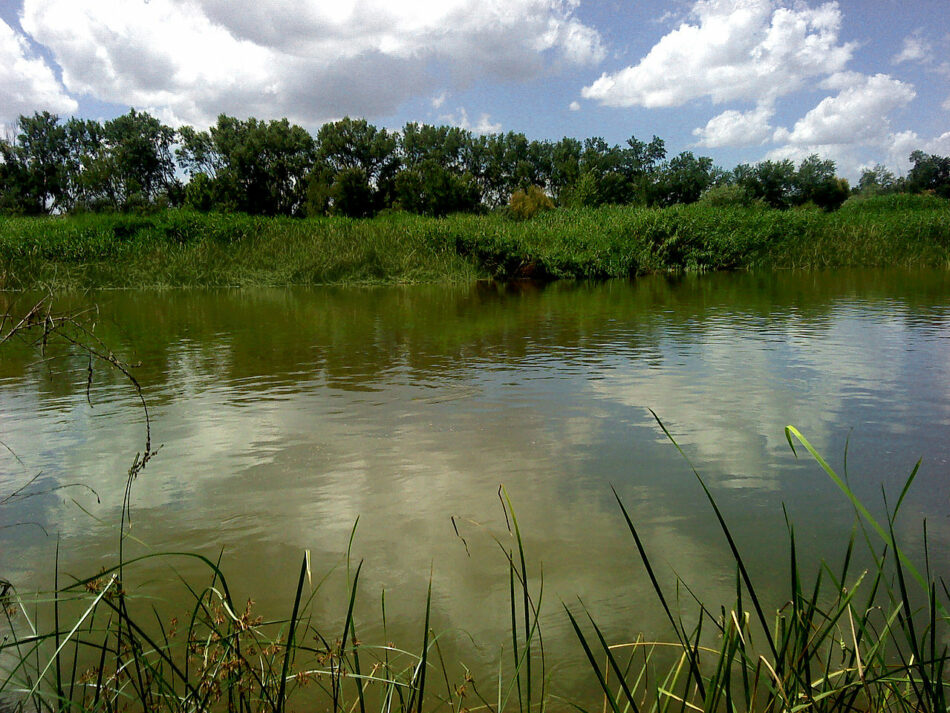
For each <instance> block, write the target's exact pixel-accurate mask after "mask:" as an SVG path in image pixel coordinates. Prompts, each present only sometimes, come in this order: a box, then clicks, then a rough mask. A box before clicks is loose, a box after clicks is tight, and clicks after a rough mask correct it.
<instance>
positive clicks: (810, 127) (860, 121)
mask: <svg viewBox="0 0 950 713" xmlns="http://www.w3.org/2000/svg"><path fill="white" fill-rule="evenodd" d="M915 96H916V92H915V91H914V88H913V86H912V85H910V84H907V83H905V82H901V81H899V80H897V79H894V78H892V77H890V76H888V75H886V74H876V75H874V76H863V77H861V78H860V79H859V80H858V81H857V82H856V83H855V84H852V85H851V86H849V87H846V88H844V89H842V90H841V91H840V92H839V93H838V94H837V95H836V96H833V97H826V98H824V99H822V100H821V102H819V103H818V105H817V106H816V107H815V108H814V109H812V110H811V111H809V112H808V113H807V114H805V116H803V117H802V118H801V119H799V120H798V121H797V122H796V123H795V126H794V128H792V130H791V131H789V130H788V129H779V130H778V131H776V133H775V138H776V140H777V141H786V142H788V143H791V144H798V145H803V144H809V145H822V144H852V143H869V142H872V141H875V140H877V139H880V138H881V137H882V136H884V135H886V134H887V129H888V122H887V118H886V117H887V115H888V114H889V113H890V112H892V111H893V110H894V109H897V108H899V107H902V106H905V105H906V104H909V103H910V102H911V101H912V100H913V98H914V97H915Z"/></svg>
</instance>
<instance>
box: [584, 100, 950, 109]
mask: <svg viewBox="0 0 950 713" xmlns="http://www.w3.org/2000/svg"><path fill="white" fill-rule="evenodd" d="M948 101H950V100H948ZM567 108H568V109H570V110H571V111H580V110H581V103H580V102H578V101H572V102H571V103H570V104H568V105H567Z"/></svg>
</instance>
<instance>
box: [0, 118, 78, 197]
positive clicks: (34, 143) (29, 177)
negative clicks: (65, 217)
mask: <svg viewBox="0 0 950 713" xmlns="http://www.w3.org/2000/svg"><path fill="white" fill-rule="evenodd" d="M67 157H68V148H67V144H66V130H65V128H64V127H63V125H62V124H61V123H60V121H59V117H58V116H56V115H55V114H50V113H49V112H48V111H44V112H42V113H41V112H37V113H35V114H34V115H33V116H21V117H20V118H19V120H18V121H17V134H16V138H15V140H14V141H12V142H4V148H3V149H2V160H3V163H4V165H5V166H6V170H5V171H4V174H5V182H6V184H7V187H6V188H5V190H4V193H5V194H7V196H8V197H7V198H6V199H5V201H4V202H5V203H8V204H9V205H10V206H11V207H13V211H12V212H18V213H24V214H28V215H38V214H46V213H54V212H60V211H62V210H64V209H65V207H66V204H67V202H68V201H67V200H66V196H67V193H68V181H69V177H68V168H67Z"/></svg>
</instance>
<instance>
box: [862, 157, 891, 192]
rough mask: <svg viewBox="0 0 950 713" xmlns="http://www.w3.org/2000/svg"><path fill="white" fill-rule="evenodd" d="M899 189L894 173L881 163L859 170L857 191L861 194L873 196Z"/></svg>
mask: <svg viewBox="0 0 950 713" xmlns="http://www.w3.org/2000/svg"><path fill="white" fill-rule="evenodd" d="M899 189H900V182H899V181H898V179H897V178H896V177H895V176H894V174H893V173H892V172H891V171H889V170H888V169H887V168H885V167H884V166H882V165H881V164H879V163H878V164H875V165H874V166H872V167H871V168H866V169H864V170H863V171H862V172H861V178H860V179H858V192H859V193H861V194H863V195H868V196H874V195H879V194H882V193H893V192H895V191H897V190H899Z"/></svg>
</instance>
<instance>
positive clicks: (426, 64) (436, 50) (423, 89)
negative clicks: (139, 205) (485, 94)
mask: <svg viewBox="0 0 950 713" xmlns="http://www.w3.org/2000/svg"><path fill="white" fill-rule="evenodd" d="M575 5H576V2H574V0H490V1H488V2H478V1H477V0H439V1H438V2H435V1H434V0H429V1H426V2H415V1H410V0H401V1H393V0H390V1H384V0H337V1H336V2H332V3H328V2H324V1H323V0H295V1H291V0H273V2H268V3H255V2H251V1H250V0H240V1H237V0H151V1H150V2H126V1H125V0H24V6H23V13H22V21H21V22H22V25H23V28H24V30H25V31H26V32H28V33H29V34H30V35H31V36H32V37H33V38H34V39H35V40H36V41H37V42H39V43H42V44H43V45H45V46H46V47H47V48H49V50H50V51H51V53H52V54H53V56H54V57H55V59H56V61H57V62H58V63H59V64H60V66H61V67H62V70H63V82H64V84H65V85H66V87H67V88H68V89H69V90H70V91H73V92H81V93H89V94H92V95H94V96H96V97H97V98H99V99H103V100H106V101H112V102H116V103H121V104H133V105H136V106H151V107H159V108H162V107H163V108H165V110H166V111H167V112H168V113H169V114H170V115H173V116H175V117H178V118H179V119H181V120H184V121H188V122H190V123H196V124H203V123H208V122H210V121H211V120H212V119H213V117H214V115H215V114H217V113H218V112H221V111H223V112H227V113H231V114H236V115H238V116H247V115H252V114H257V115H261V116H275V115H286V116H288V117H290V118H292V119H294V120H297V121H300V122H302V123H305V124H310V125H313V124H316V123H319V122H322V121H325V120H327V119H330V118H334V117H338V116H342V115H343V114H360V115H366V116H373V115H381V114H386V113H391V112H393V111H395V110H396V109H397V108H398V106H399V105H400V103H401V102H403V101H405V100H406V99H407V98H409V97H411V96H418V95H419V94H425V93H429V92H431V91H432V90H433V89H434V88H435V87H436V86H438V84H443V85H444V84H445V82H446V81H447V80H448V81H449V82H451V83H452V84H453V85H454V86H455V87H462V86H466V85H467V84H469V83H470V82H472V81H474V80H475V79H479V78H494V79H497V78H506V79H510V78H518V79H523V78H530V77H532V76H537V75H538V74H539V73H540V72H541V71H542V70H543V69H544V68H545V67H546V66H548V65H550V63H551V62H567V63H575V64H577V63H591V62H597V61H599V60H600V59H602V58H603V56H604V47H603V44H602V42H601V38H600V36H599V34H598V33H597V32H596V30H594V29H592V28H590V27H588V26H586V25H584V24H583V23H582V22H581V21H580V20H578V19H577V18H576V17H575V15H574V6H575ZM433 67H437V68H438V69H437V70H434V69H433ZM436 72H438V74H439V76H438V77H437V76H436Z"/></svg>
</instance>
